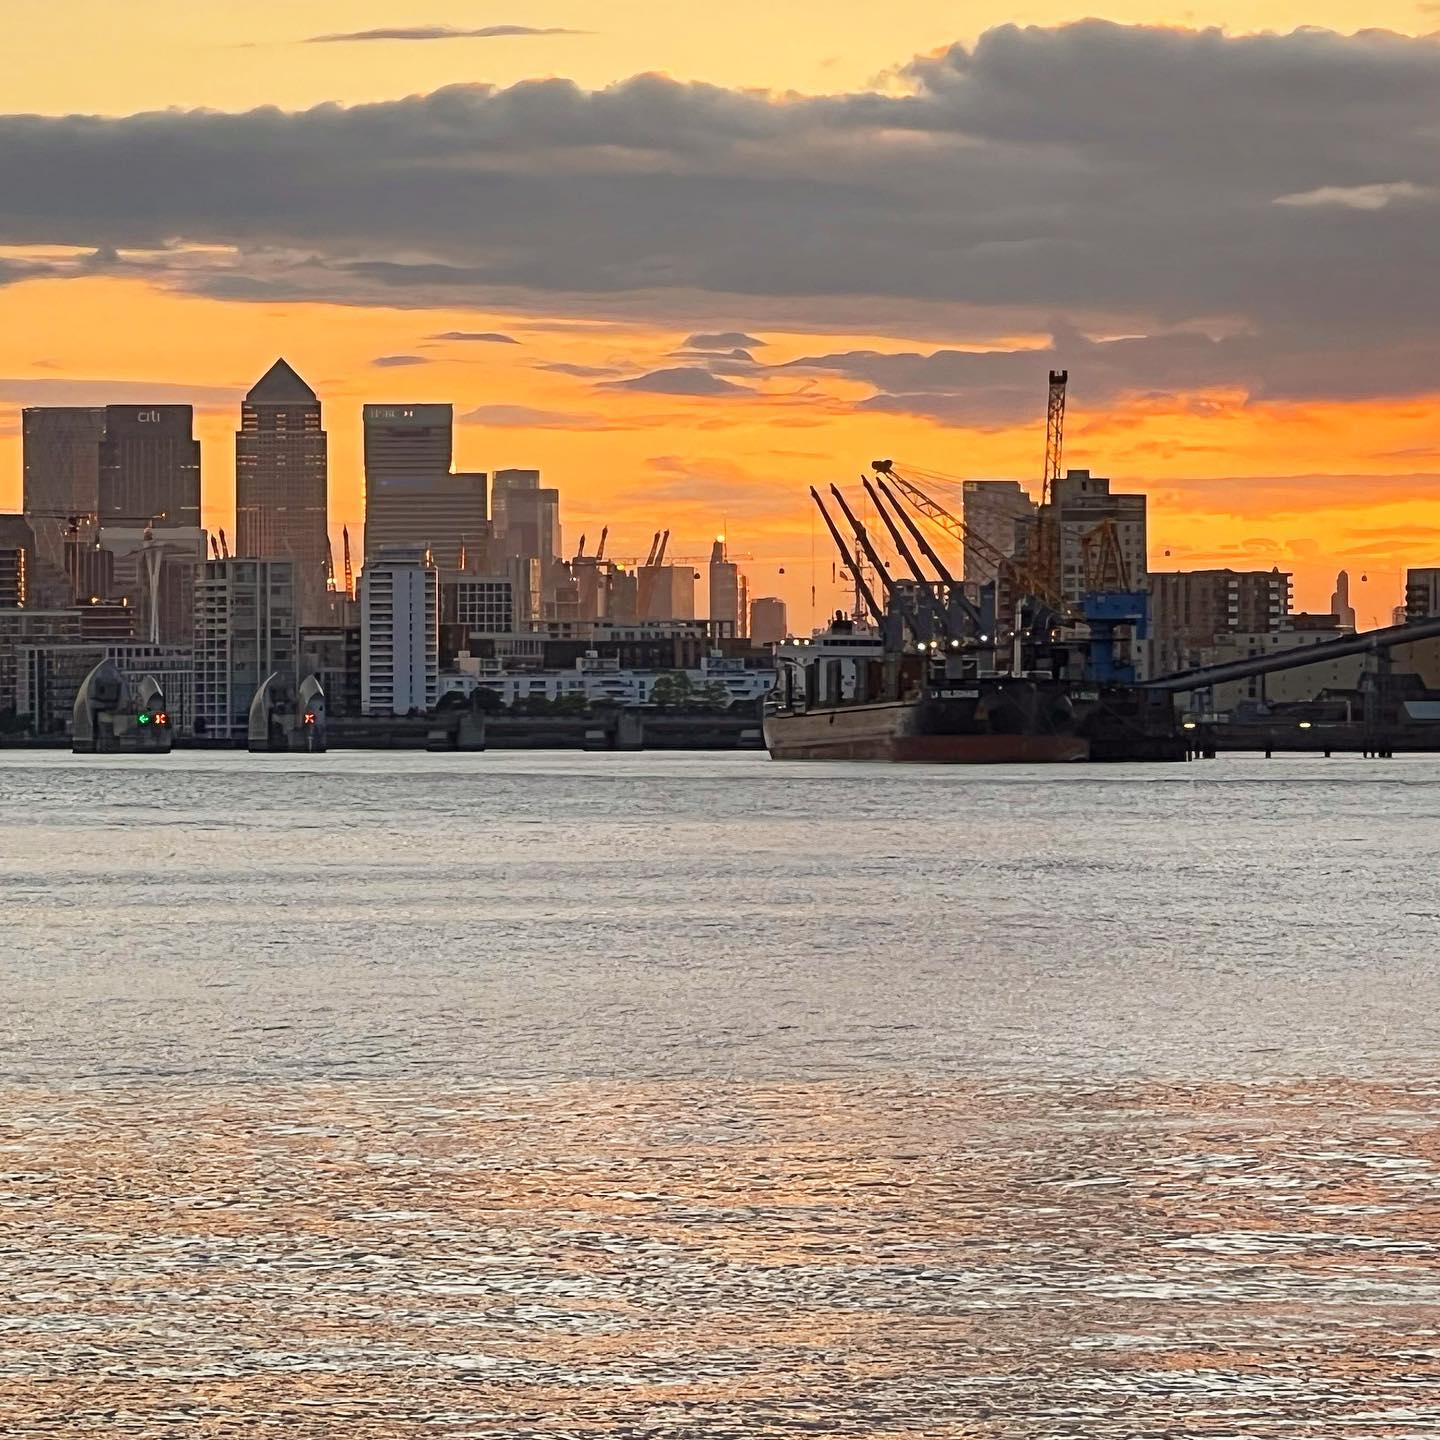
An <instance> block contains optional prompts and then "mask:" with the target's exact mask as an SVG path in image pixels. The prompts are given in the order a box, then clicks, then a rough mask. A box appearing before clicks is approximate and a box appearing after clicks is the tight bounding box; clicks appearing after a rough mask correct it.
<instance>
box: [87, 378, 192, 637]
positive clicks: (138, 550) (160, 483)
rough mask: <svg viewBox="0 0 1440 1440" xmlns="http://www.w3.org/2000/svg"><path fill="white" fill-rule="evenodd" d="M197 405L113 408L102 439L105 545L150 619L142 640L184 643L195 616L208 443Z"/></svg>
mask: <svg viewBox="0 0 1440 1440" xmlns="http://www.w3.org/2000/svg"><path fill="white" fill-rule="evenodd" d="M194 420H195V415H194V411H193V410H192V409H191V407H190V406H189V405H107V406H106V407H105V437H104V439H103V440H101V442H100V485H99V513H100V544H101V545H102V546H103V547H104V548H105V549H106V550H109V551H111V552H112V553H113V554H114V556H115V585H116V588H117V590H118V591H119V593H120V594H121V595H123V596H124V597H125V598H127V599H128V600H129V601H130V603H131V605H132V606H135V607H137V608H138V609H139V611H140V614H141V616H142V619H143V621H144V628H143V631H142V634H141V638H142V639H146V640H149V642H150V643H151V644H156V645H179V644H184V643H186V641H187V640H188V639H189V637H190V633H191V628H192V616H193V613H194V594H195V567H196V565H197V564H198V563H199V562H200V561H201V560H203V559H204V558H205V532H204V531H203V530H202V529H201V528H200V442H199V441H198V440H196V439H195V435H194Z"/></svg>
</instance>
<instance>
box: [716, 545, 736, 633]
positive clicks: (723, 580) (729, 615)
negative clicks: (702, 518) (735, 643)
mask: <svg viewBox="0 0 1440 1440" xmlns="http://www.w3.org/2000/svg"><path fill="white" fill-rule="evenodd" d="M740 610H741V605H740V567H739V566H738V565H736V564H735V562H734V561H733V560H730V559H729V558H728V557H727V556H726V553H725V537H724V536H723V535H721V536H718V537H717V538H716V541H715V544H714V545H713V546H712V547H711V549H710V622H711V624H712V625H715V624H718V625H720V626H723V627H725V628H723V629H718V630H717V631H716V633H717V634H718V635H730V636H732V637H738V636H739V635H740V634H741V633H742V631H743V629H744V626H743V625H742V624H741V617H740Z"/></svg>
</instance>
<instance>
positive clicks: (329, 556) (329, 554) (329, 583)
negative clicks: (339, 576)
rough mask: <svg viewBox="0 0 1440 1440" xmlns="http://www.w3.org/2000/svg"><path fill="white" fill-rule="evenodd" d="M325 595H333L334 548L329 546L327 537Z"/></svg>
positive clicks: (327, 536) (327, 537)
mask: <svg viewBox="0 0 1440 1440" xmlns="http://www.w3.org/2000/svg"><path fill="white" fill-rule="evenodd" d="M325 593H326V594H327V595H333V594H334V593H335V547H334V546H333V545H331V543H330V537H329V535H326V537H325Z"/></svg>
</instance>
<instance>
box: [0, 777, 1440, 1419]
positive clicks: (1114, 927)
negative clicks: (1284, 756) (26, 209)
mask: <svg viewBox="0 0 1440 1440" xmlns="http://www.w3.org/2000/svg"><path fill="white" fill-rule="evenodd" d="M1437 850H1440V764H1436V763H1433V762H1430V761H1423V760H1414V761H1409V760H1396V761H1390V762H1366V761H1360V760H1338V759H1337V760H1332V761H1328V762H1327V761H1322V760H1318V759H1305V760H1293V761H1292V760H1286V761H1281V760H1275V761H1269V762H1266V761H1261V760H1258V759H1257V760H1241V759H1229V760H1223V761H1218V762H1213V763H1205V764H1195V765H1188V766H1172V767H1152V768H1131V767H1117V768H1114V769H1099V768H1097V769H1091V768H1065V769H1055V770H1049V771H1042V770H1026V769H1014V770H1006V771H977V770H970V771H965V770H930V769H921V768H915V769H909V768H875V767H860V766H853V767H852V766H844V765H835V766H797V767H790V766H781V765H775V764H772V763H770V762H768V761H766V760H765V759H764V758H763V757H757V756H750V755H735V756H649V755H641V756H629V757H616V756H579V755H561V756H522V755H503V754H491V755H477V756H425V755H396V756H388V755H359V754H332V755H329V756H322V757H304V758H302V757H294V758H290V757H263V758H262V757H255V758H253V759H252V758H250V757H246V756H242V755H233V754H197V753H186V754H181V753H177V754H175V755H172V756H170V757H167V758H164V759H151V760H140V759H128V758H105V759H95V758H91V759H86V760H79V759H74V758H72V757H70V756H68V755H58V754H54V753H47V754H33V753H30V754H17V753H14V752H10V753H0V952H3V953H0V979H3V984H4V992H3V993H4V1004H3V1006H0V1296H3V1304H0V1434H4V1435H5V1436H10V1435H23V1436H30V1435H37V1436H38V1435H45V1436H52V1435H58V1436H67V1437H68V1436H117V1437H131V1436H145V1437H166V1440H169V1437H176V1440H179V1437H190V1436H206V1437H209V1436H227V1437H229V1436H245V1437H250V1436H271V1435H274V1436H285V1437H287V1440H288V1437H304V1440H310V1437H327V1440H328V1437H344V1440H391V1437H404V1440H409V1437H422V1436H424V1437H431V1436H445V1437H451V1436H453V1437H487V1440H489V1437H511V1436H532V1435H533V1436H557V1437H558V1436H601V1435H606V1436H610V1435H621V1436H636V1437H639V1436H646V1437H651V1436H665V1437H670V1436H676V1437H681V1436H683V1437H691V1436H693V1437H697V1440H699V1437H705V1440H729V1437H736V1440H738V1437H770V1436H794V1435H809V1436H856V1437H862V1436H863V1437H869V1440H898V1437H925V1440H934V1437H957V1440H960V1437H963V1440H991V1437H1002V1436H1003V1437H1027V1440H1028V1437H1050V1436H1067V1437H1068V1436H1076V1437H1080V1436H1083V1437H1087V1440H1122V1437H1123V1440H1141V1437H1145V1440H1149V1437H1162V1436H1163V1437H1191V1436H1193V1437H1206V1440H1222V1437H1226V1440H1228V1437H1247V1440H1248V1437H1262V1440H1264V1437H1275V1440H1279V1437H1296V1436H1305V1437H1316V1440H1321V1437H1324V1440H1350V1437H1366V1440H1399V1437H1416V1436H1436V1435H1440V1252H1437V1246H1440V1054H1437V1051H1440V964H1437V963H1436V961H1437V952H1440V943H1437V933H1440V924H1437V920H1440V896H1437V887H1436V883H1435V880H1434V878H1433V870H1434V858H1433V857H1434V856H1435V854H1436V853H1437Z"/></svg>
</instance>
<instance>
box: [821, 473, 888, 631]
mask: <svg viewBox="0 0 1440 1440" xmlns="http://www.w3.org/2000/svg"><path fill="white" fill-rule="evenodd" d="M810 498H811V499H812V500H813V501H814V502H815V508H816V509H817V510H819V512H820V518H821V519H822V520H824V522H825V528H826V529H827V530H829V532H830V538H831V539H832V540H833V541H834V542H835V548H836V549H837V550H838V551H839V552H840V558H841V559H842V560H843V561H844V562H845V568H846V569H847V570H848V571H849V572H850V574H851V576H852V577H853V578H854V581H855V589H856V590H857V591H858V592H859V594H860V598H861V599H862V600H863V602H864V604H865V607H866V608H867V609H868V610H869V611H870V614H871V615H872V616H873V617H874V620H875V623H876V625H878V626H880V627H881V628H882V629H883V628H884V626H885V611H884V610H883V609H882V608H881V606H880V602H879V601H878V600H876V598H875V592H874V591H873V590H872V589H871V588H870V585H869V582H868V581H867V580H866V579H865V572H864V571H863V570H862V569H861V568H860V562H859V561H858V560H857V559H856V558H855V555H854V553H853V552H852V551H851V549H850V547H849V546H848V545H847V544H846V543H845V537H844V536H843V535H841V533H840V530H839V527H838V526H837V525H836V524H835V522H834V520H832V519H831V518H830V512H829V511H828V510H827V509H826V508H825V502H824V501H823V500H822V499H821V498H820V492H819V491H818V490H817V489H816V488H815V487H814V486H813V485H812V486H811V487H810Z"/></svg>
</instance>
